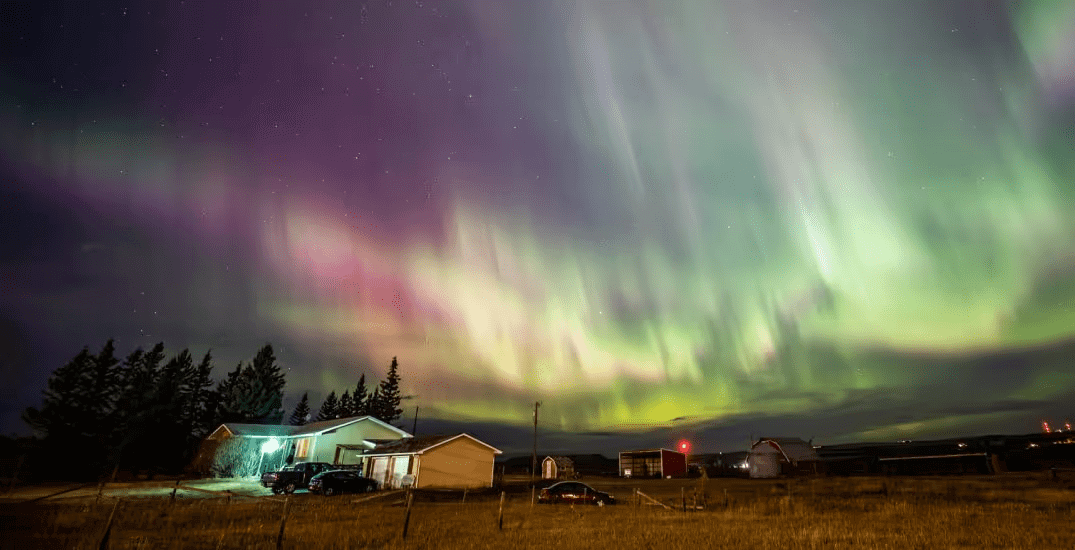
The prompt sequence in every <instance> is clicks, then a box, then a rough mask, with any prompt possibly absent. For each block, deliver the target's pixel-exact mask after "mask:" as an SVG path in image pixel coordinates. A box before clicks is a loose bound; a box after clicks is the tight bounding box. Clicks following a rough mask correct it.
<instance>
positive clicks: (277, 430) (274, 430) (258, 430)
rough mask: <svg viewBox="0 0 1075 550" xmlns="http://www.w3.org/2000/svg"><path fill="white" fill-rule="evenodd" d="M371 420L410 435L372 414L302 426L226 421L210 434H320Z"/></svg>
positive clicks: (403, 435) (259, 435)
mask: <svg viewBox="0 0 1075 550" xmlns="http://www.w3.org/2000/svg"><path fill="white" fill-rule="evenodd" d="M364 420H365V421H369V422H373V423H374V424H377V425H379V426H381V427H382V428H385V429H387V430H390V431H393V432H396V433H398V434H399V435H400V437H403V438H410V437H412V436H411V434H409V433H407V432H405V431H403V430H401V429H399V428H397V427H395V426H393V425H391V424H388V423H387V422H384V421H382V420H380V419H378V418H376V417H373V416H351V417H348V418H334V419H332V420H322V421H321V422H311V423H310V424H306V425H303V426H286V425H279V424H241V423H238V422H226V423H224V424H221V425H220V427H219V428H217V429H216V430H213V433H212V434H210V437H212V436H213V435H214V434H216V433H217V432H219V431H220V430H221V429H224V430H227V432H228V433H230V434H231V435H233V436H241V437H298V436H304V435H321V434H323V433H326V432H329V431H332V430H336V429H339V428H342V427H344V426H349V425H351V424H355V423H357V422H362V421H364Z"/></svg>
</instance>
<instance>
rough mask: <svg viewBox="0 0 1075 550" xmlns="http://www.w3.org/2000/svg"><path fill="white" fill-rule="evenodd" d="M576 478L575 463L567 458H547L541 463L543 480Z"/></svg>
mask: <svg viewBox="0 0 1075 550" xmlns="http://www.w3.org/2000/svg"><path fill="white" fill-rule="evenodd" d="M573 477H575V461H573V460H571V459H570V458H568V457H566V456H547V457H545V460H542V461H541V479H571V478H573Z"/></svg>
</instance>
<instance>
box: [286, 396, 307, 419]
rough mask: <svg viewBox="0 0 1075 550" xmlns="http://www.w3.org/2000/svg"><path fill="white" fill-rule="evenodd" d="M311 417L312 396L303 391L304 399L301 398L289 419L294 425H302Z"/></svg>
mask: <svg viewBox="0 0 1075 550" xmlns="http://www.w3.org/2000/svg"><path fill="white" fill-rule="evenodd" d="M309 418H310V397H309V395H307V393H306V392H303V394H302V399H299V404H298V405H295V412H293V413H291V419H290V420H289V421H288V422H289V423H290V424H291V425H292V426H302V425H303V424H305V423H306V421H307V420H308V419H309Z"/></svg>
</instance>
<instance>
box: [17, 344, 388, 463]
mask: <svg viewBox="0 0 1075 550" xmlns="http://www.w3.org/2000/svg"><path fill="white" fill-rule="evenodd" d="M212 373H213V357H212V354H211V353H209V352H207V353H206V354H205V355H204V356H202V358H201V360H200V361H195V360H194V357H193V356H192V355H191V353H190V351H189V350H187V349H184V350H182V351H180V352H179V353H177V354H175V355H173V356H172V357H167V355H166V354H165V351H164V344H163V343H158V344H156V345H155V346H153V347H152V348H150V349H149V350H144V349H142V348H137V349H135V350H134V351H132V352H130V353H129V354H128V355H127V356H126V357H124V358H122V359H121V358H120V357H118V356H117V354H116V348H115V343H114V341H113V340H108V341H107V342H106V343H105V344H104V345H103V346H102V347H101V349H100V350H99V351H98V352H97V353H93V352H91V351H90V349H89V347H85V348H83V349H82V351H80V352H79V353H78V354H77V355H75V357H74V358H73V359H71V360H70V361H69V362H68V363H67V364H66V365H64V366H62V367H60V368H59V369H57V370H56V371H54V372H53V373H52V375H51V376H50V377H49V379H48V382H47V387H46V388H45V390H44V392H43V394H44V395H43V399H42V403H41V406H40V407H30V408H28V409H26V411H25V412H24V413H23V420H25V421H26V423H27V424H28V425H29V426H30V427H31V428H33V429H34V431H35V432H37V434H38V435H40V436H42V437H41V439H39V440H36V441H35V442H34V443H35V444H33V445H31V446H30V447H29V450H28V451H27V450H26V449H25V448H24V452H31V453H32V454H33V455H34V456H32V457H30V459H28V460H23V461H22V462H24V463H27V466H29V467H23V468H22V470H23V475H21V476H20V477H26V476H27V474H29V475H32V476H33V477H41V478H67V479H94V478H103V477H111V476H114V475H116V473H117V472H120V471H123V472H133V473H135V474H137V473H149V474H150V475H152V474H154V473H179V472H181V471H183V470H184V469H185V468H186V467H187V466H188V465H189V464H190V463H191V460H192V459H193V457H194V455H195V453H196V452H197V450H198V446H199V444H200V443H201V441H202V440H203V439H204V438H205V436H207V435H208V434H209V433H210V432H211V431H212V430H214V429H215V428H216V427H218V426H219V425H220V424H222V423H225V422H238V423H251V424H280V423H281V421H282V420H283V418H284V410H283V408H282V401H283V394H284V387H285V384H286V380H285V376H284V371H283V370H282V369H281V368H280V365H279V364H278V363H277V360H276V355H275V354H274V352H273V348H272V346H271V345H269V344H266V345H265V346H263V347H262V348H261V349H260V350H258V352H257V354H255V355H254V358H253V359H252V360H251V361H249V362H247V363H246V364H243V363H241V362H240V363H239V364H238V365H236V367H235V369H234V370H232V371H230V372H228V374H227V375H226V376H225V377H224V378H223V379H222V380H220V381H219V383H216V384H214V381H213V378H212ZM400 399H401V397H400V391H399V373H398V364H397V362H396V359H395V358H393V359H392V364H391V367H390V368H389V372H388V376H387V377H386V379H385V380H384V381H382V382H381V384H380V386H379V387H377V388H376V389H374V391H373V392H372V393H370V394H367V390H366V385H365V374H363V375H362V376H361V377H360V378H359V381H358V384H357V386H356V387H355V390H354V393H353V394H352V393H351V392H350V391H345V392H344V394H343V397H342V398H337V397H336V394H335V392H332V393H330V394H329V396H328V398H326V400H325V403H324V404H323V405H322V407H321V410H320V413H319V414H318V416H317V417H316V419H317V420H327V419H331V418H340V417H346V416H354V415H360V414H369V415H372V416H376V417H378V418H380V419H381V420H384V421H385V422H389V423H391V422H393V421H395V420H396V419H398V418H399V417H400V415H401V414H402V413H403V411H402V409H401V408H400V406H399V404H400ZM310 416H311V415H310V407H309V401H308V396H307V394H305V393H304V394H303V396H302V399H301V400H300V401H299V403H298V405H297V406H296V408H295V411H294V412H293V414H292V415H291V418H290V421H291V423H292V424H304V423H306V422H307V421H308V420H310ZM30 470H32V471H33V472H32V474H31V472H30Z"/></svg>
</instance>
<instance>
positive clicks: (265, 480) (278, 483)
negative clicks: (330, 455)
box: [261, 462, 333, 494]
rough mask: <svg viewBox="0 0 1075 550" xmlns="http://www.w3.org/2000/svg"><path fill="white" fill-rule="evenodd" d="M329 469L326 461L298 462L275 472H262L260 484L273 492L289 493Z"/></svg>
mask: <svg viewBox="0 0 1075 550" xmlns="http://www.w3.org/2000/svg"><path fill="white" fill-rule="evenodd" d="M331 469H333V468H332V465H331V464H329V463H327V462H300V463H298V464H294V465H291V466H286V467H285V468H284V469H282V470H280V471H277V472H268V473H266V474H262V476H261V484H262V485H263V486H265V487H268V488H271V489H272V492H273V493H276V494H280V493H287V494H291V493H294V492H295V490H296V489H305V488H306V485H307V484H308V483H309V482H310V479H312V478H313V477H314V476H316V475H317V474H320V473H321V472H325V471H328V470H331Z"/></svg>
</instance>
